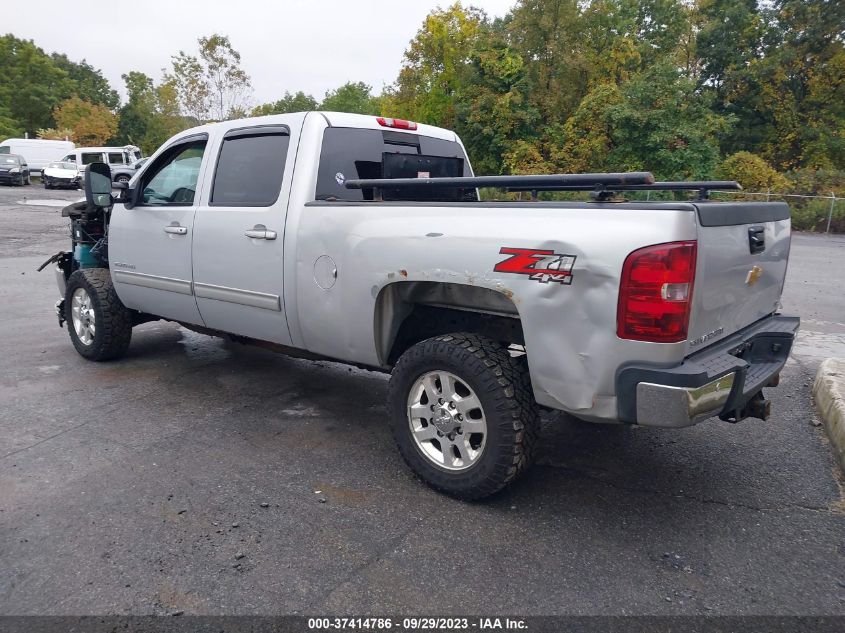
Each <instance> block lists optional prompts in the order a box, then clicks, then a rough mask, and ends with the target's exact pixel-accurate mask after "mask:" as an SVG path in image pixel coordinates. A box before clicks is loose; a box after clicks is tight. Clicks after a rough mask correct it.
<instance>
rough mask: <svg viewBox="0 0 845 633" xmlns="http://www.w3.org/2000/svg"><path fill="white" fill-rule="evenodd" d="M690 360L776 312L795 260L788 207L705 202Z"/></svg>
mask: <svg viewBox="0 0 845 633" xmlns="http://www.w3.org/2000/svg"><path fill="white" fill-rule="evenodd" d="M696 207H697V214H698V260H697V264H696V275H695V285H694V289H693V297H692V312H691V315H690V324H689V336H688V342H687V354H690V353H692V352H695V351H697V350H699V349H702V348H703V347H706V346H707V345H709V344H710V343H713V342H716V341H718V340H720V339H722V338H725V337H726V336H729V335H731V334H733V333H734V332H736V331H738V330H741V329H742V328H744V327H747V326H748V325H751V324H752V323H754V322H755V321H758V320H759V319H762V318H763V317H765V316H767V315H769V314H771V313H773V312H775V311H776V310H777V309H778V307H779V305H780V296H781V291H782V289H783V282H784V278H785V277H786V266H787V261H788V259H789V245H790V219H789V218H790V213H789V207H788V206H787V205H786V204H785V203H782V202H737V203H726V202H702V203H698V204H696Z"/></svg>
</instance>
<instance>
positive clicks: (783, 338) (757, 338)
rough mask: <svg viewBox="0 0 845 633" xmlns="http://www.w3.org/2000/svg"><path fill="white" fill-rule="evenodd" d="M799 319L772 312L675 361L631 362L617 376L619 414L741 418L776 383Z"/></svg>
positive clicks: (680, 419)
mask: <svg viewBox="0 0 845 633" xmlns="http://www.w3.org/2000/svg"><path fill="white" fill-rule="evenodd" d="M799 324H800V319H799V318H798V317H788V316H780V315H773V316H769V317H766V318H765V319H762V320H760V321H758V322H757V323H755V324H753V325H751V326H749V327H747V328H745V329H744V330H742V331H740V332H737V333H736V334H734V335H733V336H731V337H729V338H727V339H724V340H722V341H719V342H718V343H716V344H714V345H712V346H711V347H709V348H707V349H704V350H701V351H700V352H696V353H695V354H693V355H692V356H688V357H687V358H686V359H684V362H683V363H681V364H680V365H677V366H674V367H654V366H647V365H627V366H625V367H623V368H622V369H620V370H619V372H618V373H617V376H616V396H617V403H618V407H619V419H620V420H622V421H623V422H628V423H631V424H640V425H643V426H661V427H674V428H677V427H684V426H691V425H693V424H696V423H698V422H701V421H702V420H705V419H707V418H710V417H713V416H715V415H718V416H719V417H721V418H722V419H725V420H730V421H737V420H741V419H742V418H743V417H747V415H753V413H752V414H749V413H748V406H749V403H751V402H752V401H753V400H755V398H757V396H758V394H759V393H760V392H761V390H762V389H763V387H767V386H774V385H775V384H777V377H778V374H779V372H780V370H781V368H782V367H783V366H784V364H785V363H786V359H787V358H788V356H789V352H790V350H791V349H792V342H793V340H794V339H795V334H796V332H797V331H798V326H799Z"/></svg>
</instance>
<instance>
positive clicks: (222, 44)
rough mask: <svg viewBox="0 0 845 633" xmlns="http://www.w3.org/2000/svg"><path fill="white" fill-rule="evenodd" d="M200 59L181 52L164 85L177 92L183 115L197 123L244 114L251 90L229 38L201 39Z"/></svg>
mask: <svg viewBox="0 0 845 633" xmlns="http://www.w3.org/2000/svg"><path fill="white" fill-rule="evenodd" d="M197 43H198V44H199V53H198V55H189V54H187V53H185V52H184V51H179V53H177V54H176V55H174V56H173V57H172V67H171V71H170V72H169V73H166V74H165V82H172V84H173V85H174V86H175V87H176V89H177V94H178V96H179V102H180V106H181V109H182V112H183V113H184V114H185V115H187V116H190V117H193V118H194V119H196V120H197V121H198V122H204V121H207V120H209V119H211V120H216V121H222V120H224V119H227V118H232V117H233V116H234V115H237V114H240V113H243V112H244V109H245V107H246V103H247V101H248V100H249V96H250V93H251V90H252V86H251V83H250V78H249V75H247V73H246V72H245V71H244V70H243V69H242V68H241V55H240V53H238V51H236V50H235V49H234V48H233V47H232V44H231V42H230V41H229V38H228V37H227V36H225V35H219V34H217V33H215V34H213V35H210V36H208V37H200V38H199V39H198V40H197Z"/></svg>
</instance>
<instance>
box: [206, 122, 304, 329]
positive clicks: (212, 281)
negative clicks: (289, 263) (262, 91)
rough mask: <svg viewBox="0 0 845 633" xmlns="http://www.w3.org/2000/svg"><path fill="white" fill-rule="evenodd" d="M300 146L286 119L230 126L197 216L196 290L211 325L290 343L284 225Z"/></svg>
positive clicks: (208, 325)
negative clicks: (294, 142) (292, 139)
mask: <svg viewBox="0 0 845 633" xmlns="http://www.w3.org/2000/svg"><path fill="white" fill-rule="evenodd" d="M294 152H295V147H292V144H291V143H290V131H289V129H288V128H287V126H283V125H263V126H252V127H246V128H238V129H233V130H229V131H228V132H227V133H226V134H225V135H224V137H223V139H222V141H221V144H220V149H219V152H218V155H217V156H216V157H215V158H214V160H215V161H216V167H215V169H214V174H213V180H212V182H211V183H210V184H209V186H208V187H207V189H208V193H205V194H203V196H202V203H201V204H200V206H199V207H198V208H197V214H196V219H195V221H194V249H193V264H194V294H195V295H196V298H197V305H198V306H199V311H200V314H201V315H202V319H203V322H204V323H205V325H206V326H207V327H209V328H213V329H216V330H222V331H224V332H230V333H232V334H240V335H242V336H248V337H250V338H255V339H260V340H263V341H272V342H275V343H282V344H284V345H290V343H291V339H290V334H289V333H288V326H287V320H286V319H285V313H284V303H283V296H284V293H283V279H284V274H283V273H284V269H283V262H284V248H283V247H284V229H285V216H286V213H287V203H288V196H289V193H290V182H291V175H290V172H291V167H292V165H293V163H294V159H293V155H294Z"/></svg>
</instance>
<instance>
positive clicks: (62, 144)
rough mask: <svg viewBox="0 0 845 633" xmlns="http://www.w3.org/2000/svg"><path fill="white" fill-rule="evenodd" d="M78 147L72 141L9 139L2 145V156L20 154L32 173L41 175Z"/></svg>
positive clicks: (0, 152)
mask: <svg viewBox="0 0 845 633" xmlns="http://www.w3.org/2000/svg"><path fill="white" fill-rule="evenodd" d="M74 147H76V146H75V145H74V144H73V143H71V142H70V141H49V140H46V139H40V138H8V139H6V140H5V141H3V142H2V143H0V154H18V155H20V156H23V157H24V158H25V159H26V162H27V164H28V165H29V170H30V172H31V173H35V174H40V173H41V172H42V171H43V170H44V168H45V167H47V165H48V164H49V163H52V162H53V161H56V160H59V159H60V158H61V157H62V156H64V155H65V154H67V153H68V152H72V151H73V149H74Z"/></svg>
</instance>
